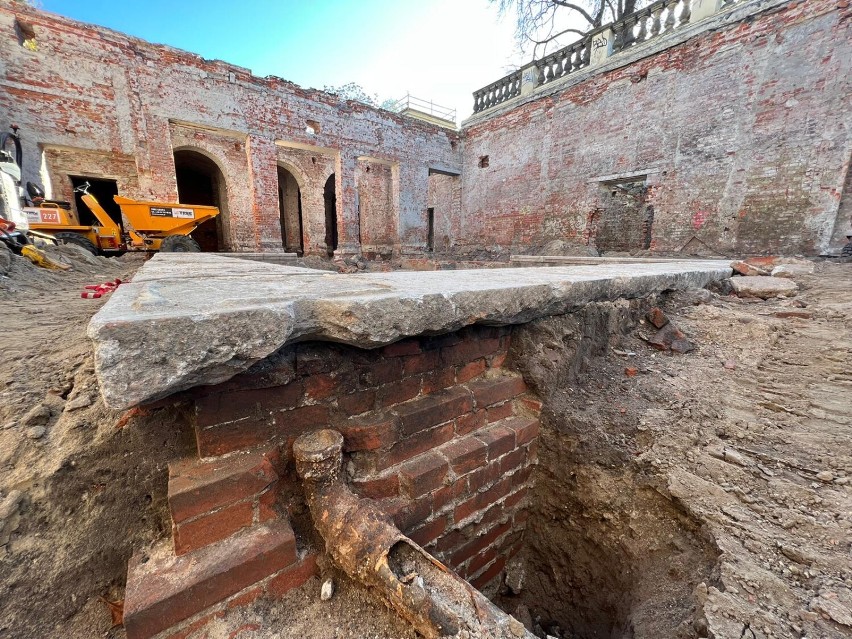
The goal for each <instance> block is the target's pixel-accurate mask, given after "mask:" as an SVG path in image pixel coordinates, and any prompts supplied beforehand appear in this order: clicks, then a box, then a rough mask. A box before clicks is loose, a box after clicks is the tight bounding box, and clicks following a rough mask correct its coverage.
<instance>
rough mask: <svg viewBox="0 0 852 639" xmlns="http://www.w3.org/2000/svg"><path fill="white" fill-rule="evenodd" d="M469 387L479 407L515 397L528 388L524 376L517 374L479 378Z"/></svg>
mask: <svg viewBox="0 0 852 639" xmlns="http://www.w3.org/2000/svg"><path fill="white" fill-rule="evenodd" d="M468 388H470V390H471V392H472V393H473V396H474V399H475V400H476V406H477V408H485V407H487V406H491V405H492V404H498V403H500V402H504V401H506V400H508V399H514V398H515V397H517V396H518V395H520V394H521V393H524V392H526V390H527V387H526V384H524V380H523V378H522V377H519V376H517V375H504V376H502V377H495V378H493V379H478V380H476V381H473V382H470V384H468Z"/></svg>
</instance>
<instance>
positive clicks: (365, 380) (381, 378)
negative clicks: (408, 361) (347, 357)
mask: <svg viewBox="0 0 852 639" xmlns="http://www.w3.org/2000/svg"><path fill="white" fill-rule="evenodd" d="M359 372H360V375H359V379H360V383H361V386H362V387H368V386H381V385H382V384H388V383H390V382H394V381H396V380H398V379H400V378H401V377H402V360H400V358H398V357H393V358H391V359H378V360H377V361H370V363H369V364H367V365H365V366H359Z"/></svg>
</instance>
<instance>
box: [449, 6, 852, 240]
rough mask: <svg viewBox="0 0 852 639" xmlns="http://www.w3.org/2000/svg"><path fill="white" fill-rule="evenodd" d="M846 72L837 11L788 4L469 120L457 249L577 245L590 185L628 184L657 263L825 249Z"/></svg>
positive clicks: (850, 44)
mask: <svg viewBox="0 0 852 639" xmlns="http://www.w3.org/2000/svg"><path fill="white" fill-rule="evenodd" d="M850 60H852V21H850V20H849V8H848V5H847V3H846V2H837V1H836V0H811V1H809V2H790V3H789V4H786V5H782V6H781V7H780V8H778V9H776V10H773V11H765V12H763V13H760V14H757V15H756V16H754V17H753V19H749V20H746V21H743V22H733V23H729V24H725V25H723V26H721V27H720V28H718V29H716V30H712V31H705V32H702V33H699V34H698V35H696V36H695V37H693V38H692V39H690V40H687V41H686V42H684V43H682V44H679V45H677V46H673V47H670V48H667V49H664V50H662V51H659V52H657V53H655V54H653V55H649V56H648V57H646V58H643V59H640V60H638V61H636V62H634V63H632V64H628V65H626V66H623V67H621V68H617V69H614V70H612V71H609V72H605V73H598V74H592V75H591V76H589V77H586V78H585V79H583V80H581V81H578V82H575V83H573V84H571V83H569V86H567V87H566V88H565V89H563V90H561V91H559V92H558V93H555V94H552V95H548V96H546V97H542V98H539V99H536V100H533V101H530V102H527V103H525V104H522V105H520V106H517V107H515V108H512V109H510V110H508V111H506V112H503V113H498V114H497V115H494V116H492V117H487V116H486V117H484V118H482V119H475V120H474V121H473V123H472V124H471V125H470V126H469V127H467V128H466V129H465V130H464V132H463V137H464V158H463V159H464V161H463V173H462V179H463V190H462V211H463V214H462V224H461V231H460V234H459V236H458V243H459V246H458V249H459V250H464V249H466V250H469V251H471V252H473V251H475V250H477V249H478V248H480V247H481V246H483V245H484V246H486V247H490V248H492V249H494V250H499V249H505V248H507V247H509V248H511V249H513V250H515V251H527V250H529V248H530V247H534V246H541V245H543V244H545V243H546V242H548V241H549V240H552V239H563V240H566V241H577V242H583V243H585V242H587V241H589V239H590V238H589V235H590V234H591V235H593V231H594V225H595V223H596V221H597V219H599V218H598V216H596V212H598V211H600V210H602V209H606V202H605V199H604V198H605V197H606V192H605V190H604V189H601V188H600V183H601V182H602V181H605V180H610V179H612V178H613V177H616V176H621V177H628V176H631V175H647V182H648V187H649V188H648V193H647V202H648V203H649V204H650V205H652V206H653V210H654V220H653V225H652V242H651V249H652V250H660V251H677V250H680V249H681V248H682V247H684V246H686V245H688V244H689V243H690V241H693V238H697V240H698V241H693V243H692V245H690V246H689V247H688V250H689V249H692V248H698V247H701V243H704V244H705V245H707V246H709V247H712V248H715V249H716V250H718V251H730V252H742V253H771V252H781V253H794V252H802V253H805V254H815V253H819V252H821V251H823V250H826V249H827V248H829V247H830V246H835V247H836V246H838V242H840V239H839V238H838V237H835V238H834V240H833V241H832V240H831V234H832V230H833V228H834V226H835V218H836V216H837V212H838V203H839V201H840V198H841V192H842V187H843V181H844V177H845V175H846V172H847V171H848V167H849V161H850V153H852V119H850V118H852V116H850V113H852V101H850V100H851V99H850V96H852V65H850ZM569 77H570V76H569ZM497 111H498V112H499V109H497ZM484 156H488V158H489V161H488V166H487V167H480V166H479V164H480V159H481V158H482V157H484ZM590 231H591V233H590ZM591 239H592V241H593V240H594V238H593V237H592V238H591ZM832 242H833V243H832ZM465 244H466V246H465ZM704 249H705V250H706V246H705V247H704Z"/></svg>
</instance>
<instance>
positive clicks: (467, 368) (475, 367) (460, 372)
mask: <svg viewBox="0 0 852 639" xmlns="http://www.w3.org/2000/svg"><path fill="white" fill-rule="evenodd" d="M484 372H485V360H484V359H477V360H475V361H473V362H471V363H470V364H465V365H464V366H459V367H458V368H457V369H456V382H458V383H459V384H464V383H465V382H468V381H470V380H472V379H473V378H474V377H476V376H477V375H481V374H482V373H484Z"/></svg>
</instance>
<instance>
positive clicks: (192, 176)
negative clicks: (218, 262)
mask: <svg viewBox="0 0 852 639" xmlns="http://www.w3.org/2000/svg"><path fill="white" fill-rule="evenodd" d="M175 178H176V179H177V189H178V201H179V202H180V203H181V204H202V205H205V206H215V207H218V209H219V215H218V216H216V217H215V218H214V219H212V220H207V221H206V222H204V223H203V224H201V225H200V226H199V227H198V228H197V229H195V231H193V232H192V238H193V239H194V240H195V241H196V242H198V245H199V246H200V247H201V250H202V251H209V252H215V251H219V250H222V249H224V248H225V245H226V242H225V241H224V239H225V237H226V235H225V233H224V228H223V225H224V224H225V219H224V218H225V216H226V215H227V211H226V210H225V206H226V197H225V180H224V177H223V176H222V172H221V171H220V170H219V167H218V166H217V165H216V163H215V162H214V161H213V160H211V159H210V158H208V157H205V156H204V155H202V154H201V153H198V152H196V151H189V150H183V151H175Z"/></svg>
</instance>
